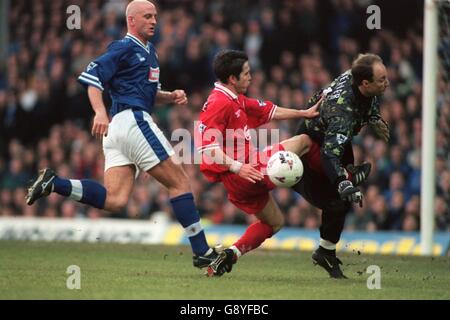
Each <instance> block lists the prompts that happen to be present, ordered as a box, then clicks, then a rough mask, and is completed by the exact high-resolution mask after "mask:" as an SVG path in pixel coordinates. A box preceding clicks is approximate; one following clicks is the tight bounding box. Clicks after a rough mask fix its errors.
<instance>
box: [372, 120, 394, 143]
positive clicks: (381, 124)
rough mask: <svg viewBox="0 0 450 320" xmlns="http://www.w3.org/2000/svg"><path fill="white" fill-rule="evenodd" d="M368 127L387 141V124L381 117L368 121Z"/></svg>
mask: <svg viewBox="0 0 450 320" xmlns="http://www.w3.org/2000/svg"><path fill="white" fill-rule="evenodd" d="M369 125H370V127H371V128H372V129H373V131H375V134H376V135H377V137H378V138H380V139H382V140H383V141H384V142H388V141H389V126H388V124H387V122H386V121H384V120H383V119H381V118H380V119H377V120H375V121H370V122H369Z"/></svg>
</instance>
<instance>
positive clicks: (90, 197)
mask: <svg viewBox="0 0 450 320" xmlns="http://www.w3.org/2000/svg"><path fill="white" fill-rule="evenodd" d="M53 191H54V192H56V193H58V194H60V195H62V196H65V197H69V198H71V199H73V200H76V201H78V202H81V203H85V204H88V205H91V206H93V207H95V208H98V209H103V208H104V207H105V201H106V189H105V187H104V186H102V185H101V184H100V183H98V182H96V181H94V180H88V179H83V180H69V179H62V178H60V177H55V179H54V180H53Z"/></svg>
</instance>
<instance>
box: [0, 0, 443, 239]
mask: <svg viewBox="0 0 450 320" xmlns="http://www.w3.org/2000/svg"><path fill="white" fill-rule="evenodd" d="M127 3H128V1H124V0H109V1H107V0H86V1H83V0H78V1H75V0H70V1H62V0H61V1H60V0H56V1H50V0H48V1H47V0H39V1H27V0H22V1H20V0H17V1H10V2H9V8H8V11H7V12H5V10H4V8H3V11H2V14H3V16H1V18H0V19H1V20H3V23H5V21H9V23H8V26H7V28H6V29H7V30H8V36H7V37H6V40H4V42H6V47H3V50H2V52H3V55H4V58H2V60H1V65H0V216H27V217H62V218H86V219H97V218H99V217H102V216H103V215H104V212H101V211H99V210H97V209H93V208H89V207H87V206H85V205H82V204H79V203H76V202H74V201H71V200H65V199H64V198H62V197H60V196H58V195H56V194H51V196H49V197H48V198H45V199H42V200H39V201H38V202H37V205H34V206H32V207H30V206H27V205H26V204H25V201H24V197H25V192H26V191H25V190H26V186H27V183H28V181H29V180H30V179H32V178H34V177H35V176H36V175H37V172H38V170H39V169H41V168H44V167H52V168H54V169H55V170H56V171H57V173H58V174H59V175H61V176H63V177H70V178H74V179H80V178H89V179H95V180H99V181H102V179H103V167H104V159H103V153H102V148H101V143H100V142H99V141H96V140H94V139H93V137H92V136H91V135H90V124H91V120H92V115H93V113H92V111H91V107H90V105H89V102H88V99H87V94H86V91H85V90H84V89H83V87H82V86H81V85H80V84H78V83H77V81H76V78H77V77H78V75H79V74H80V73H81V71H83V70H84V69H85V68H86V66H87V65H88V63H89V62H90V61H92V60H93V59H94V58H95V57H96V56H99V55H101V54H102V53H103V52H104V50H105V48H106V46H107V45H108V44H109V43H110V42H111V41H113V40H115V39H119V38H121V37H123V36H124V35H125V33H126V24H125V7H126V5H127ZM156 4H157V7H158V15H159V18H158V28H157V32H156V35H155V36H154V38H153V39H152V42H153V44H154V45H155V46H156V48H157V52H158V56H159V60H160V64H161V79H160V80H161V83H162V87H163V89H165V90H174V89H178V88H179V89H184V90H185V91H186V92H187V93H188V97H189V104H188V105H187V106H183V107H172V106H159V107H157V108H156V110H155V112H154V114H153V118H154V120H155V122H157V123H158V125H159V126H160V128H161V129H162V130H163V131H164V133H165V135H166V137H168V138H170V136H171V132H172V131H173V130H175V129H177V128H186V129H189V130H191V131H192V127H193V121H194V120H197V119H198V113H199V111H200V109H201V106H202V105H203V103H204V102H205V100H206V97H207V95H208V94H209V92H210V90H211V88H212V87H213V83H214V81H215V79H214V75H213V73H212V70H211V64H212V59H213V56H214V55H215V53H217V52H218V51H219V50H221V49H223V48H233V49H239V50H244V51H245V52H246V53H247V54H248V55H249V58H250V65H251V67H252V76H253V80H252V85H251V88H250V90H249V92H248V96H250V97H254V98H264V99H267V100H271V101H273V102H275V103H277V104H279V105H281V106H285V107H291V108H300V107H302V106H304V105H305V104H306V102H307V100H308V99H309V97H310V96H311V95H312V94H313V93H314V92H315V91H316V90H317V89H319V88H321V87H323V86H325V85H326V84H327V83H329V82H330V81H331V80H332V79H333V78H334V77H336V76H337V75H339V74H340V73H342V72H344V71H345V70H347V69H349V68H350V65H351V61H352V60H353V58H355V57H356V56H357V54H358V53H360V52H371V53H375V54H378V55H380V56H381V57H382V59H383V61H384V63H385V65H386V66H387V68H388V74H389V80H390V83H391V85H390V87H389V88H388V90H387V91H386V93H385V95H384V101H383V103H382V106H381V112H382V116H383V118H384V119H385V120H387V121H388V122H389V124H390V128H391V132H390V134H391V139H390V141H389V143H388V144H386V143H384V142H382V141H380V140H377V139H375V138H374V135H373V134H372V132H370V131H369V130H366V129H365V130H363V131H362V132H361V134H360V135H359V136H358V137H357V138H355V141H354V153H355V159H356V163H361V162H363V161H369V162H371V163H372V165H373V167H372V172H371V175H370V178H369V180H368V181H367V182H366V183H365V185H364V186H363V189H364V194H365V205H364V207H363V208H359V207H357V206H355V207H354V209H353V211H352V212H351V214H350V215H349V216H348V218H347V223H346V227H345V228H346V230H365V231H376V230H404V231H416V230H419V227H420V214H419V210H420V197H419V195H420V175H421V164H420V161H421V159H420V151H421V145H422V143H425V142H423V141H421V128H422V121H421V116H422V114H421V112H422V105H421V104H422V102H421V101H422V100H421V99H422V96H421V95H422V51H423V2H422V1H417V0H407V1H387V0H385V1H370V0H360V1H357V0H321V1H314V0H278V1H275V0H260V1H251V0H247V1H245V0H240V1H223V0H214V1H205V0H195V1H189V0H185V1H170V0H167V1H157V2H156ZM371 4H376V5H378V6H379V7H380V9H381V29H380V30H369V29H367V27H366V20H367V18H368V17H369V14H367V13H366V8H367V7H368V6H369V5H371ZM69 5H78V6H79V7H80V9H81V29H80V30H69V29H68V28H67V26H66V19H67V18H68V17H69V14H67V13H66V8H67V7H68V6H69ZM447 23H448V21H447ZM447 26H448V24H447ZM445 36H446V39H447V47H444V48H441V50H444V51H447V55H448V52H449V51H450V47H449V46H448V45H449V43H450V42H449V41H448V33H447V34H446V35H445ZM3 39H5V37H3ZM447 62H448V61H447ZM447 66H449V69H450V64H448V65H447ZM449 69H447V72H448V70H449ZM446 77H448V75H446V73H445V72H443V73H442V74H441V76H440V77H439V80H438V88H439V94H438V119H437V146H436V148H437V156H436V177H437V180H436V182H437V185H436V188H437V195H436V198H435V205H436V212H435V228H436V230H440V231H446V230H450V156H449V154H450V147H449V141H450V133H449V132H450V131H449V128H450V125H449V121H450V120H449V119H450V104H449V100H445V99H444V98H443V97H444V94H448V90H449V88H448V83H449V82H448V78H446ZM105 100H106V101H108V97H107V96H106V95H105ZM296 126H297V123H296V122H295V121H290V122H289V121H279V122H277V121H273V122H272V123H270V124H268V125H266V126H264V127H265V128H279V129H280V130H281V131H280V132H281V133H280V138H281V139H285V138H287V137H290V136H291V135H292V134H293V133H294V132H295V129H296ZM184 166H185V169H186V171H187V173H188V175H189V176H190V178H191V182H192V184H191V185H192V189H193V192H194V196H195V199H196V203H197V205H198V209H199V211H200V214H201V216H202V218H203V221H204V223H205V224H207V223H208V222H209V223H211V224H225V223H226V224H246V223H249V222H251V221H250V220H251V219H253V217H252V216H249V215H246V214H243V213H242V212H240V211H239V210H238V209H237V208H235V207H234V206H233V205H232V204H231V203H230V202H228V201H227V199H226V192H225V190H224V188H223V187H222V185H221V184H210V183H208V182H207V181H206V180H205V179H204V178H203V176H202V175H201V174H200V172H199V168H198V165H184ZM274 196H275V198H276V200H277V202H278V203H279V205H280V207H281V209H282V211H283V212H284V214H285V215H286V223H287V225H288V226H295V227H302V228H305V229H312V230H316V229H317V228H318V226H319V224H320V211H319V210H317V209H316V208H314V207H312V206H311V205H309V204H308V203H307V202H306V201H305V200H304V199H302V198H301V197H300V196H299V195H298V194H296V193H294V192H291V191H290V189H277V190H275V191H274ZM168 200H169V199H168V194H167V192H166V191H165V190H164V188H163V187H162V186H161V185H160V184H159V183H158V182H156V181H155V180H154V179H153V178H151V177H148V176H146V175H144V174H141V175H140V176H139V178H138V179H137V181H136V185H135V189H134V192H133V194H132V196H131V198H130V200H129V203H128V206H127V208H126V210H124V211H123V212H118V213H114V214H112V215H111V216H112V217H116V218H121V219H149V218H150V217H151V216H152V214H154V213H155V212H159V211H164V212H166V213H167V214H168V215H169V216H172V212H171V208H170V204H169V202H168Z"/></svg>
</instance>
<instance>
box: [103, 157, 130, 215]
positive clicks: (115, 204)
mask: <svg viewBox="0 0 450 320" xmlns="http://www.w3.org/2000/svg"><path fill="white" fill-rule="evenodd" d="M135 174H136V167H135V166H134V165H125V166H119V167H111V168H108V169H107V170H106V171H105V178H104V180H105V188H106V201H105V210H108V211H111V212H117V211H120V210H122V209H124V208H125V207H126V205H127V203H128V199H129V198H130V194H131V191H132V190H133V185H134V179H135V178H134V177H135Z"/></svg>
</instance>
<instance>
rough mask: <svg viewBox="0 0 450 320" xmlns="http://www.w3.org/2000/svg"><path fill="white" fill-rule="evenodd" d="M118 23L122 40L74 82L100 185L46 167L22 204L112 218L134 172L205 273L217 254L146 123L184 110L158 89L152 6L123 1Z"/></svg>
mask: <svg viewBox="0 0 450 320" xmlns="http://www.w3.org/2000/svg"><path fill="white" fill-rule="evenodd" d="M126 19H127V28H128V33H127V35H126V36H125V37H124V38H123V39H121V40H118V41H114V42H112V43H111V44H110V45H109V47H108V49H107V51H106V53H104V54H103V55H102V56H100V57H98V58H96V59H95V60H94V61H93V62H91V63H90V64H89V65H88V66H87V69H86V71H85V72H82V73H81V75H80V76H79V78H78V81H79V82H80V83H81V84H83V85H84V86H85V87H87V93H88V96H89V100H90V103H91V105H92V108H93V110H94V112H95V116H94V121H93V125H92V135H93V136H95V137H96V138H98V139H102V138H103V152H104V155H105V174H104V186H103V185H101V184H100V183H98V182H96V181H93V180H88V179H82V180H74V179H65V178H62V177H59V176H57V175H56V174H55V172H54V171H53V170H52V169H50V168H47V169H43V170H41V171H40V175H39V176H38V178H37V179H36V181H34V183H33V184H32V186H31V187H30V188H29V189H28V194H27V196H26V202H27V204H28V205H32V204H33V203H34V202H35V201H36V200H37V199H39V198H41V197H44V196H48V195H49V194H50V193H51V192H56V193H58V194H60V195H62V196H65V197H69V198H71V199H74V200H76V201H79V202H81V203H85V204H88V205H91V206H93V207H96V208H99V209H105V210H107V211H112V212H114V211H119V210H121V209H122V208H124V207H125V206H126V205H127V202H128V198H129V197H130V194H131V192H132V189H133V184H134V179H135V176H137V173H138V170H142V171H145V172H147V173H148V174H150V175H151V176H153V177H154V178H156V179H157V180H158V181H159V182H160V183H161V184H163V185H164V186H165V187H166V188H167V189H168V191H169V196H170V202H171V205H172V208H173V212H174V214H175V216H176V218H177V219H178V221H179V222H180V223H181V225H182V226H183V227H184V229H185V231H186V234H187V236H188V238H189V240H190V243H191V247H192V251H193V253H194V256H193V264H194V266H196V267H198V268H203V267H207V266H208V264H209V263H210V262H211V261H212V260H214V259H215V258H216V257H217V253H216V251H215V250H214V249H212V248H210V247H209V246H208V244H207V242H206V238H205V233H204V231H203V229H202V227H201V225H200V216H199V214H198V211H197V209H196V207H195V204H194V198H193V195H192V192H191V189H190V185H189V181H188V177H187V175H186V173H185V172H184V170H183V168H182V166H181V165H180V164H176V163H175V162H174V161H173V160H172V155H173V154H174V151H173V149H172V146H171V145H170V143H169V141H168V140H167V139H166V138H165V137H164V135H163V133H162V132H161V130H160V129H159V128H158V127H157V125H156V124H155V123H154V122H153V120H152V117H151V116H150V114H151V113H152V110H153V107H154V104H155V102H163V103H174V104H176V105H184V104H186V103H187V97H186V94H185V92H184V91H183V90H174V91H172V92H167V91H162V90H161V85H160V82H159V65H158V56H157V54H156V52H155V48H154V47H153V45H152V44H151V43H150V42H149V39H150V38H151V37H152V36H153V35H154V33H155V28H156V23H157V12H156V7H155V6H154V4H153V3H151V2H149V1H146V0H134V1H132V2H130V3H129V4H128V6H127V9H126ZM105 84H109V94H110V96H111V100H112V106H111V109H110V111H109V112H110V116H111V118H112V119H111V122H110V121H109V118H108V115H107V112H106V108H105V105H104V103H103V99H102V91H103V90H104V87H105Z"/></svg>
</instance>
